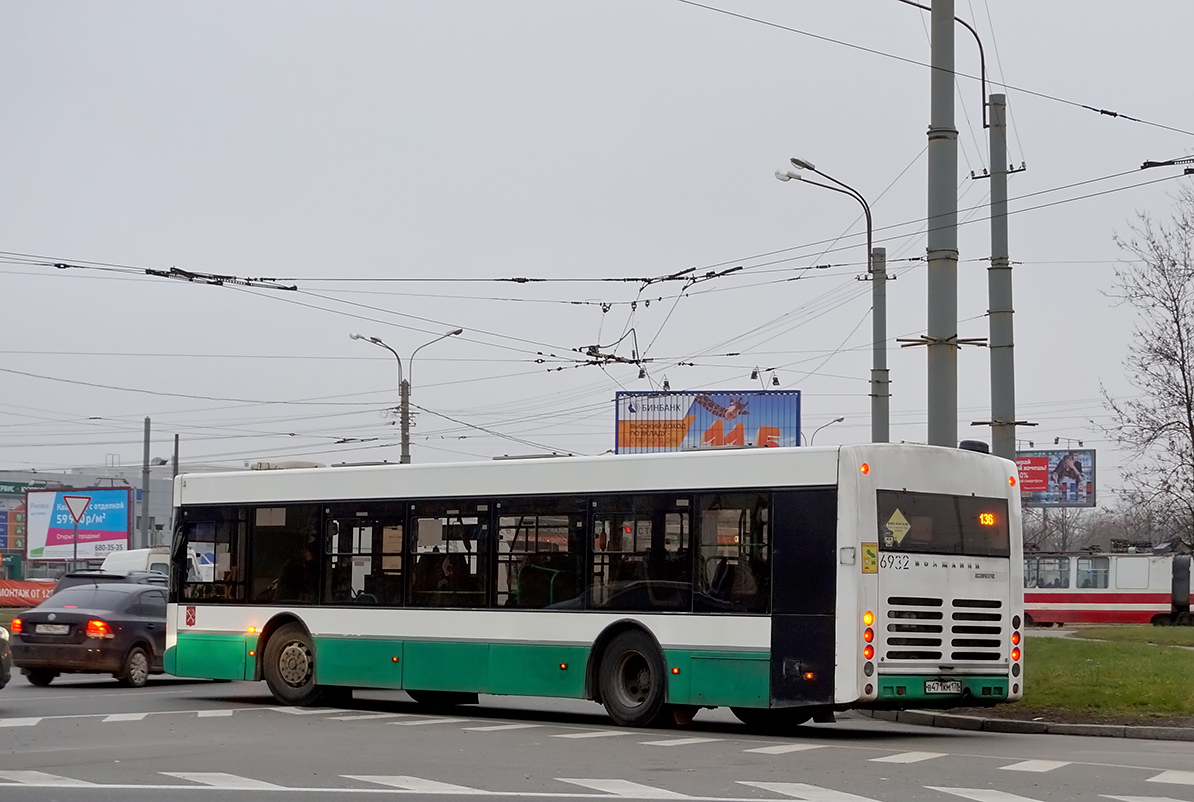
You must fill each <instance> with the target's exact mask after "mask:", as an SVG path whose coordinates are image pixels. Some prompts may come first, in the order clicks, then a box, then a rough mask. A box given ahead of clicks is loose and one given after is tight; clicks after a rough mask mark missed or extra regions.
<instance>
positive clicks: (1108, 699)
mask: <svg viewBox="0 0 1194 802" xmlns="http://www.w3.org/2000/svg"><path fill="white" fill-rule="evenodd" d="M1191 666H1194V654H1191V652H1190V651H1189V650H1188V649H1182V648H1175V647H1172V646H1147V647H1145V648H1141V644H1140V643H1139V642H1132V641H1111V642H1107V641H1093V640H1080V639H1077V638H1033V639H1032V642H1031V643H1029V644H1027V645H1026V647H1025V655H1024V690H1025V693H1024V700H1023V702H1021V705H1022V706H1023V707H1026V708H1033V709H1042V710H1044V709H1068V710H1071V711H1074V712H1078V713H1083V714H1087V715H1092V716H1099V717H1107V718H1119V717H1128V718H1133V717H1140V718H1147V717H1158V718H1181V717H1189V716H1194V680H1192V679H1191Z"/></svg>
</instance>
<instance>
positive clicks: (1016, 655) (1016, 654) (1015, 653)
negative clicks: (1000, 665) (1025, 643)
mask: <svg viewBox="0 0 1194 802" xmlns="http://www.w3.org/2000/svg"><path fill="white" fill-rule="evenodd" d="M1019 659H1020V649H1019V648H1015V649H1012V662H1016V661H1017V660H1019Z"/></svg>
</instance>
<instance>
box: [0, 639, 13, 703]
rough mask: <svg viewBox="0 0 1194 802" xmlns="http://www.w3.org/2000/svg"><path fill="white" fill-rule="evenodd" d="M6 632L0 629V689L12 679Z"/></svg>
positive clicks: (10, 657)
mask: <svg viewBox="0 0 1194 802" xmlns="http://www.w3.org/2000/svg"><path fill="white" fill-rule="evenodd" d="M8 641H9V635H8V630H7V629H5V628H4V627H0V688H3V687H4V686H5V685H7V684H8V680H9V679H11V678H12V650H11V649H10V648H9V646H8Z"/></svg>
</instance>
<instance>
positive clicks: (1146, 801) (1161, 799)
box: [1102, 794, 1182, 802]
mask: <svg viewBox="0 0 1194 802" xmlns="http://www.w3.org/2000/svg"><path fill="white" fill-rule="evenodd" d="M1102 796H1103V797H1105V798H1107V799H1115V800H1117V801H1118V802H1182V800H1180V799H1174V798H1173V797H1171V796H1112V795H1111V794H1102Z"/></svg>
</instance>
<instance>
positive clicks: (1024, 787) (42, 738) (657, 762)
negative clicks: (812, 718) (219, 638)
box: [0, 677, 1194, 802]
mask: <svg viewBox="0 0 1194 802" xmlns="http://www.w3.org/2000/svg"><path fill="white" fill-rule="evenodd" d="M472 796H492V797H528V798H545V799H580V800H591V799H615V800H617V799H693V798H697V799H704V800H784V799H800V800H807V801H808V802H865V800H880V801H881V802H903V800H933V801H938V800H939V801H940V802H946V801H947V800H951V801H953V802H956V800H959V799H963V800H976V802H1024V800H1037V801H1038V802H1061V801H1062V800H1098V799H1104V798H1107V799H1116V800H1125V801H1127V802H1144V800H1149V801H1150V802H1161V801H1162V800H1170V801H1171V802H1172V800H1187V801H1191V800H1194V744H1191V743H1188V742H1180V741H1136V740H1128V739H1112V738H1077V737H1065V736H1054V735H1013V734H1003V733H980V732H964V731H960V730H940V729H932V728H920V727H913V726H907V725H900V724H894V723H890V722H884V721H875V720H872V719H869V718H865V717H861V716H853V715H851V714H844V715H841V716H839V720H838V721H837V723H834V724H813V725H808V726H806V727H803V728H801V731H800V732H799V733H798V734H796V735H794V736H790V737H768V736H759V735H754V734H751V733H749V732H747V730H746V729H745V728H744V727H743V726H741V725H740V724H738V723H737V721H736V720H735V719H734V718H733V717H732V716H731V715H730V714H729V712H728V711H721V710H716V711H702V712H701V713H699V714H698V715H697V717H696V719H695V721H694V722H693V724H692V725H691V726H689V727H685V728H673V729H657V730H628V729H621V728H618V727H615V726H613V725H612V724H611V723H610V722H609V721H608V719H606V718H605V716H604V713H603V711H602V710H601V708H600V707H598V706H597V705H594V704H590V703H585V702H571V701H557V700H538V699H526V698H500V697H482V703H481V704H480V705H477V706H468V707H462V708H459V709H458V711H457V712H456V713H455V714H453V715H431V714H428V713H427V712H426V711H425V710H422V709H420V708H419V707H418V706H417V705H415V704H414V703H412V702H411V701H410V700H409V698H408V697H407V696H406V695H405V694H403V693H400V692H363V693H358V695H357V698H356V700H355V701H354V702H353V703H352V705H351V707H349V708H320V709H301V708H284V707H279V706H278V705H276V704H275V703H274V701H273V700H272V698H271V697H270V696H269V693H268V692H267V691H266V689H265V686H264V684H262V683H210V682H190V681H182V680H175V679H171V678H153V679H151V680H150V682H149V685H148V686H146V687H145V688H143V689H137V690H133V689H126V688H121V687H119V686H117V685H116V683H115V682H114V681H112V680H111V679H109V678H107V677H62V678H59V679H58V680H55V682H54V684H53V685H52V686H50V687H48V688H35V687H33V686H32V685H29V684H28V683H27V682H26V681H25V679H24V678H23V677H14V678H13V681H12V683H11V684H10V685H9V686H8V687H7V688H5V689H4V690H0V800H3V802H18V801H19V800H38V802H48V800H63V801H64V802H72V801H73V800H80V802H82V801H84V800H86V801H88V802H90V800H97V801H99V802H109V801H110V802H116V801H117V800H154V799H171V800H173V799H194V800H196V801H197V802H199V800H205V799H215V800H228V799H249V798H252V799H255V800H256V799H263V798H265V799H268V798H277V799H279V800H281V799H304V800H306V799H311V800H315V801H317V802H318V801H322V800H331V799H342V800H360V799H362V798H366V797H367V798H377V797H382V798H393V799H404V800H406V799H434V800H437V802H438V801H439V800H443V802H447V800H448V799H461V798H466V797H472Z"/></svg>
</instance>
